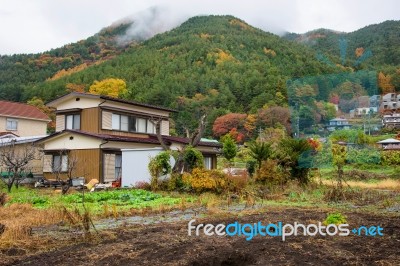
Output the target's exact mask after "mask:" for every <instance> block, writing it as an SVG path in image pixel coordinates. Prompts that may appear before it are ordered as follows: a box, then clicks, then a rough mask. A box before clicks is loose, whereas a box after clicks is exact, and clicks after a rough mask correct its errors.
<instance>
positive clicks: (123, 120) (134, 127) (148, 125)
mask: <svg viewBox="0 0 400 266" xmlns="http://www.w3.org/2000/svg"><path fill="white" fill-rule="evenodd" d="M111 119H112V122H111V125H112V129H114V130H120V131H127V132H139V133H154V132H155V129H154V124H153V123H152V122H151V121H150V120H149V119H146V118H140V117H135V116H128V115H121V114H112V118H111Z"/></svg>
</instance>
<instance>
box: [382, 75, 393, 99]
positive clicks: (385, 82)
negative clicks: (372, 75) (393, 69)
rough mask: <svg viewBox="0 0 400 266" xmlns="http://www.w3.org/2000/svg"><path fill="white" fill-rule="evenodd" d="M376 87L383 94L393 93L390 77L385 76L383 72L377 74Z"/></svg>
mask: <svg viewBox="0 0 400 266" xmlns="http://www.w3.org/2000/svg"><path fill="white" fill-rule="evenodd" d="M378 86H379V88H380V89H381V90H382V93H383V94H386V93H390V92H394V86H393V84H392V82H391V77H390V75H385V74H384V73H383V72H379V74H378Z"/></svg>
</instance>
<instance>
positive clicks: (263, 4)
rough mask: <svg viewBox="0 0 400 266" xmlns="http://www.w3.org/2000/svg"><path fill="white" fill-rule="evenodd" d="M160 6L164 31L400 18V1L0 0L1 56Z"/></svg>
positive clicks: (345, 24)
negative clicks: (216, 23) (214, 22)
mask: <svg viewBox="0 0 400 266" xmlns="http://www.w3.org/2000/svg"><path fill="white" fill-rule="evenodd" d="M153 6H161V7H162V10H163V12H164V13H163V14H161V15H160V16H158V18H159V19H161V20H163V22H162V23H161V22H160V24H158V25H163V27H165V28H170V27H174V26H177V25H179V23H181V22H183V21H184V20H186V19H187V18H189V17H191V16H194V15H209V14H215V15H234V16H236V17H239V18H241V19H243V20H245V21H246V22H248V23H249V24H251V25H253V26H256V27H259V28H261V29H263V30H265V31H270V32H273V33H277V34H279V33H282V32H284V31H289V32H297V33H304V32H306V31H309V30H313V29H317V28H329V29H334V30H338V31H346V32H350V31H354V30H357V29H359V28H361V27H364V26H366V25H369V24H374V23H379V22H383V21H385V20H399V19H400V12H399V10H400V1H398V0H380V1H377V0H363V1H361V0H337V1H329V0H325V1H324V0H275V1H270V0H264V1H263V0H258V1H257V0H245V1H243V0H242V1H236V0H219V1H218V0H214V1H211V0H198V1H194V0H170V1H167V0H112V1H109V0H64V1H63V0H0V34H1V37H0V54H3V55H4V54H12V53H36V52H43V51H46V50H49V49H51V48H57V47H61V46H62V45H64V44H67V43H71V42H76V41H78V40H81V39H85V38H87V37H89V36H91V35H93V34H95V33H97V32H98V31H99V30H100V29H101V28H103V27H106V26H108V25H110V24H112V23H113V22H115V21H118V20H120V19H123V18H125V17H135V16H138V17H140V16H142V17H143V16H146V11H144V10H147V9H148V8H150V7H153Z"/></svg>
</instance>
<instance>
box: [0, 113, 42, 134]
mask: <svg viewBox="0 0 400 266" xmlns="http://www.w3.org/2000/svg"><path fill="white" fill-rule="evenodd" d="M7 118H11V119H15V120H18V125H17V130H7ZM0 132H12V133H14V134H16V135H18V136H20V137H29V136H42V135H46V133H47V121H38V120H31V119H26V118H18V117H3V116H2V117H0Z"/></svg>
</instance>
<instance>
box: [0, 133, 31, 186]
mask: <svg viewBox="0 0 400 266" xmlns="http://www.w3.org/2000/svg"><path fill="white" fill-rule="evenodd" d="M36 153H37V150H36V148H35V145H34V144H21V145H17V144H16V142H15V140H11V141H9V142H0V165H3V166H4V167H5V168H6V171H7V172H8V175H7V177H3V176H2V180H3V182H5V183H6V185H7V190H8V192H11V188H12V187H13V185H15V187H17V188H18V187H19V184H20V183H21V182H22V181H23V180H24V179H25V178H26V175H27V173H28V172H30V170H31V166H30V162H31V161H32V160H34V159H36Z"/></svg>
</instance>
